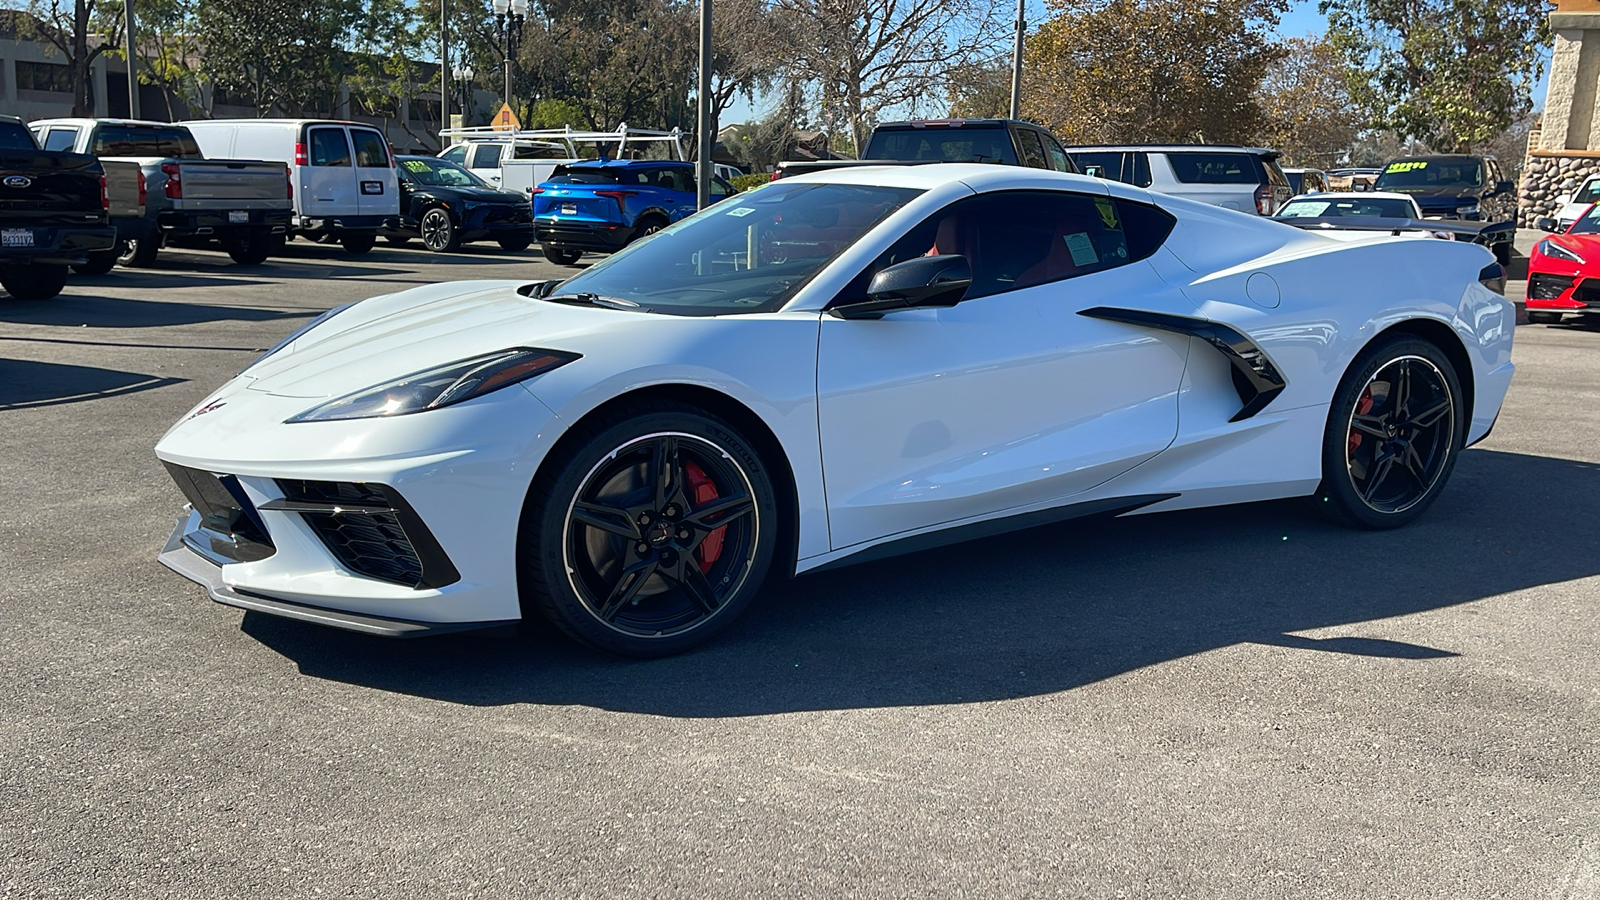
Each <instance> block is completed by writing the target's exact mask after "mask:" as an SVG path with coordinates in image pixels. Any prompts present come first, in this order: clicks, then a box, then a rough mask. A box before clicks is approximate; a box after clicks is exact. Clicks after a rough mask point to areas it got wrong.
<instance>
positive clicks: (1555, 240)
mask: <svg viewBox="0 0 1600 900" xmlns="http://www.w3.org/2000/svg"><path fill="white" fill-rule="evenodd" d="M1539 227H1540V228H1543V229H1545V230H1546V231H1554V230H1555V228H1556V221H1555V220H1554V219H1540V220H1539ZM1565 313H1584V314H1595V313H1600V204H1595V205H1591V206H1590V207H1589V208H1588V209H1586V210H1584V211H1583V215H1581V216H1579V217H1578V218H1577V219H1576V220H1575V221H1573V223H1572V224H1571V225H1570V226H1568V227H1567V230H1566V231H1564V232H1562V233H1560V234H1552V235H1550V236H1549V237H1547V238H1545V239H1543V240H1541V241H1539V243H1537V244H1535V245H1534V247H1533V253H1531V254H1529V256H1528V321H1530V322H1541V323H1544V324H1547V325H1553V324H1555V323H1557V322H1560V321H1561V317H1562V315H1563V314H1565Z"/></svg>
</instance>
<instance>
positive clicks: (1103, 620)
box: [0, 242, 1600, 900]
mask: <svg viewBox="0 0 1600 900" xmlns="http://www.w3.org/2000/svg"><path fill="white" fill-rule="evenodd" d="M289 252H290V254H291V255H290V256H289V257H288V258H287V259H283V260H278V261H275V262H274V263H272V264H270V265H267V266H262V267H256V268H248V269H246V268H239V267H235V266H232V265H231V264H230V263H229V262H228V260H227V257H226V256H223V255H221V254H217V253H203V252H184V251H171V252H168V253H166V254H163V256H162V257H161V263H160V264H159V268H156V269H152V270H141V271H127V270H118V271H115V272H113V273H112V274H110V275H107V276H104V277H101V278H93V279H83V278H79V279H75V280H74V281H72V282H71V283H69V286H68V288H67V291H66V293H65V294H63V295H62V296H61V297H60V298H58V299H56V300H54V301H49V302H44V303H18V302H15V301H11V300H10V299H9V298H0V622H3V625H0V683H3V684H5V685H7V686H8V687H9V690H8V691H7V692H6V698H5V700H4V701H3V706H0V710H3V715H0V797H3V798H4V801H3V802H0V897H6V898H12V897H16V898H23V897H28V898H32V897H117V898H124V897H173V898H202V897H270V898H278V897H313V896H330V897H430V898H431V897H530V896H550V897H624V896H652V897H754V896H773V897H783V896H805V897H890V896H903V897H932V896H982V897H1024V896H1060V897H1073V898H1079V897H1083V898H1088V897H1093V898H1102V897H1104V898H1110V897H1205V898H1223V897H1239V898H1261V897H1327V898H1344V900H1348V898H1360V897H1439V898H1452V900H1458V898H1487V897H1516V898H1562V900H1577V898H1597V897H1600V750H1597V749H1596V748H1597V741H1600V621H1597V619H1600V616H1597V609H1600V527H1596V522H1597V519H1596V516H1595V513H1594V510H1595V509H1596V508H1597V506H1600V329H1595V328H1584V327H1576V326H1563V327H1544V326H1528V327H1522V328H1519V329H1518V332H1517V347H1516V361H1517V363H1518V366H1519V371H1518V374H1517V378H1516V381H1515V383H1514V384H1513V386H1512V389H1511V394H1510V397H1509V399H1508V400H1507V403H1506V406H1505V409H1504V412H1503V414H1502V415H1501V417H1500V421H1499V423H1498V425H1497V427H1496V430H1495V432H1494V434H1493V436H1492V437H1491V438H1490V439H1489V440H1488V441H1486V442H1484V443H1483V444H1481V445H1479V446H1478V447H1476V448H1473V449H1471V450H1468V451H1466V452H1465V453H1464V454H1463V456H1462V458H1461V461H1460V464H1459V466H1458V467H1457V469H1456V472H1455V475H1454V479H1453V481H1452V483H1451V485H1450V488H1449V490H1448V491H1447V492H1446V493H1445V494H1444V496H1443V497H1442V499H1441V500H1440V502H1439V503H1438V504H1437V505H1436V506H1435V507H1434V508H1433V510H1431V511H1430V513H1429V514H1428V515H1427V516H1426V517H1424V518H1423V519H1422V520H1421V521H1420V522H1419V523H1417V524H1416V525H1414V526H1412V527H1410V528H1407V529H1404V530H1401V531H1398V532H1389V533H1382V534H1374V533H1357V532H1353V531H1347V530H1342V529H1339V528H1336V527H1333V526H1331V525H1327V524H1324V523H1323V522H1321V521H1320V520H1318V519H1316V518H1314V517H1311V516H1309V515H1307V514H1306V513H1305V512H1304V510H1303V508H1302V507H1301V506H1300V505H1299V504H1296V503H1270V504H1258V505H1251V506H1243V507H1236V508H1228V509H1218V510H1207V511H1195V512H1184V513H1173V514H1167V515H1161V516H1146V517H1135V518H1132V519H1118V520H1111V521H1095V522H1078V523H1069V524H1066V525H1060V526H1053V527H1047V528H1039V529H1036V530H1033V531H1030V532H1026V533H1022V534H1016V535H1010V536H1006V537H1000V538H993V539H988V540H984V541H979V542H976V543H972V544H966V545H961V546H958V547H955V548H950V549H946V550H943V551H939V552H931V553H923V554H919V555H913V556H907V557H901V558H898V559H893V560H888V561H884V562H879V563H873V564H866V565H862V566H857V567H854V568H847V569H841V570H837V571H834V572H830V573H825V574H821V575H815V576H810V577H805V578H801V579H798V580H796V581H793V582H790V583H784V584H777V585H775V586H773V587H772V588H770V589H769V590H768V591H767V592H766V593H765V594H764V595H763V597H762V598H761V599H760V600H759V601H758V605H757V607H756V608H755V609H754V610H752V612H751V613H750V614H749V615H747V616H746V617H745V618H744V619H743V620H741V621H740V622H739V623H737V624H736V625H735V626H734V627H733V628H732V629H730V630H729V631H728V632H726V633H725V634H724V636H723V637H722V638H720V639H719V640H718V641H717V642H716V643H714V644H713V645H711V646H710V647H708V648H707V649H705V650H703V651H701V652H698V653H694V654H691V655H689V656H685V657H680V658H676V659H670V660H664V661H657V662H648V663H646V662H632V661H622V660H617V659H611V658H605V657H600V656H597V655H595V654H592V653H589V652H587V651H584V650H581V649H578V648H576V647H574V646H572V645H570V644H568V643H567V642H566V641H564V640H563V639H561V638H560V637H559V636H557V635H554V634H551V633H548V632H546V631H544V630H543V629H530V633H527V634H518V633H516V632H515V631H513V630H510V629H507V630H504V631H495V632H485V633H476V634H463V635H449V636H443V637H437V638H433V639H429V640H426V641H416V642H391V641H384V640H381V639H375V638H365V637H361V636H356V635H350V634H346V633H342V632H333V631H327V630H321V629H317V628H314V627H310V626H302V625H299V624H297V623H291V622H284V621H280V620H275V619H270V618H264V617H259V616H256V615H244V614H241V613H239V612H238V611H235V610H232V609H228V608H225V607H222V606H218V605H215V604H212V603H210V602H209V601H207V600H206V599H205V598H204V596H203V594H202V592H201V589H200V588H198V587H197V586H195V585H193V584H191V583H189V582H187V581H184V580H183V579H181V578H179V577H178V576H176V575H174V574H172V573H170V572H168V571H167V570H165V569H164V568H162V567H160V566H159V565H158V564H157V563H156V562H155V555H156V552H157V550H158V549H159V548H160V546H161V544H162V542H163V541H164V540H165V539H166V537H167V534H168V532H169V531H170V530H171V528H172V524H173V520H174V518H175V517H176V516H177V514H178V512H179V510H180V507H181V506H182V503H183V500H182V497H181V495H180V494H179V493H178V491H177V490H176V488H174V487H173V486H172V485H171V483H170V481H169V479H168V478H167V476H166V475H165V473H164V472H163V471H162V469H161V467H160V465H159V464H158V463H157V461H156V459H155V457H154V456H153V454H152V453H151V447H152V446H153V445H154V444H155V442H156V440H157V439H158V438H159V436H160V435H161V433H162V432H163V431H164V430H165V429H166V427H167V426H168V425H169V424H171V423H172V422H173V421H175V420H176V419H177V417H178V416H180V415H181V414H182V413H183V412H184V411H185V410H187V409H188V408H189V407H190V406H192V405H193V404H194V403H196V402H198V401H199V400H200V399H202V397H203V396H204V395H205V394H206V393H207V392H208V391H209V390H210V389H211V388H212V387H214V386H215V385H217V384H219V383H221V382H222V381H223V380H225V379H226V378H228V377H229V376H231V375H232V374H233V373H234V372H236V371H237V370H239V369H240V368H242V367H243V366H244V365H245V364H246V363H247V362H248V361H250V360H251V359H252V358H253V355H254V354H255V353H257V352H259V351H260V350H262V349H265V348H266V347H269V346H271V345H272V344H273V343H274V342H276V340H277V339H278V338H279V337H281V336H282V335H284V334H286V333H288V332H289V331H291V330H293V329H294V328H296V327H297V326H298V325H299V324H300V323H302V322H304V321H305V319H306V318H307V317H308V316H310V315H314V314H315V313H316V312H319V311H321V310H324V309H327V308H329V307H331V306H334V305H337V304H340V303H344V302H348V301H351V300H355V299H359V298H363V297H367V296H372V295H375V294H379V293H385V292H389V291H393V290H399V289H403V288H405V287H407V286H410V285H414V284H422V283H431V282H434V281H440V280H447V279H462V278H479V277H484V278H499V277H524V276H526V277H530V278H535V277H541V276H543V275H545V274H547V273H550V272H555V271H560V270H558V269H557V268H556V267H554V266H550V265H548V264H546V263H544V262H543V261H542V259H539V258H538V256H537V254H536V253H525V254H519V255H508V254H503V253H500V252H499V251H498V250H494V251H492V252H491V251H489V250H487V249H479V250H474V251H472V252H469V253H466V254H462V255H460V256H458V257H448V258H444V257H438V256H432V255H429V254H425V253H422V252H420V251H415V250H410V251H401V250H394V249H388V248H384V247H383V246H382V245H380V248H379V249H378V250H376V251H374V252H373V253H372V254H370V255H368V256H365V257H362V258H360V259H359V260H356V259H353V258H350V257H347V256H345V255H344V254H343V253H342V251H340V250H339V249H338V248H336V247H325V246H313V245H307V244H305V243H301V242H297V243H295V244H291V245H290V251H289ZM535 260H537V261H535ZM1520 288H1521V285H1520V284H1517V285H1513V287H1512V290H1511V292H1512V293H1513V294H1518V292H1519V291H1520ZM1518 295H1519V294H1518ZM1519 296H1520V295H1519Z"/></svg>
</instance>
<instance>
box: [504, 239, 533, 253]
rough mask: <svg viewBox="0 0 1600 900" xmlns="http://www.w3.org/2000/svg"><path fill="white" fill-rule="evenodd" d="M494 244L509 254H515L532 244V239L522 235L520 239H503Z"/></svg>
mask: <svg viewBox="0 0 1600 900" xmlns="http://www.w3.org/2000/svg"><path fill="white" fill-rule="evenodd" d="M496 243H498V244H499V245H500V249H501V250H505V251H507V252H510V253H517V252H519V251H522V250H526V249H528V245H529V244H531V243H533V239H532V238H530V237H528V236H527V235H522V236H520V237H503V238H501V239H500V240H499V241H497V242H496Z"/></svg>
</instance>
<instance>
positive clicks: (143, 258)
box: [117, 238, 161, 269]
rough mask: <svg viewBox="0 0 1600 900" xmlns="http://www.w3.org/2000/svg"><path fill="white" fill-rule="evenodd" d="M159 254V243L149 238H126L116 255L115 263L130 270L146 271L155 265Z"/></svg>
mask: <svg viewBox="0 0 1600 900" xmlns="http://www.w3.org/2000/svg"><path fill="white" fill-rule="evenodd" d="M160 252H161V242H160V241H157V240H153V239H151V238H128V240H127V241H125V242H124V243H123V245H122V252H121V253H120V254H118V255H117V262H118V263H120V264H121V265H124V266H127V267H128V268H131V269H148V268H149V267H151V266H153V265H155V263H156V254H157V253H160Z"/></svg>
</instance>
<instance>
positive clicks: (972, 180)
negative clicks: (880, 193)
mask: <svg viewBox="0 0 1600 900" xmlns="http://www.w3.org/2000/svg"><path fill="white" fill-rule="evenodd" d="M1040 179H1047V180H1051V181H1060V182H1061V187H1062V189H1064V190H1080V191H1085V192H1088V193H1093V194H1105V193H1107V191H1116V190H1119V189H1121V188H1128V187H1130V186H1129V185H1123V184H1120V183H1119V182H1114V181H1107V180H1105V179H1103V178H1091V177H1089V176H1088V175H1075V174H1071V173H1068V172H1057V171H1055V170H1053V169H1034V168H1030V167H1025V166H1000V165H995V164H993V163H966V162H961V163H929V164H927V165H916V166H905V165H886V166H846V167H843V168H837V169H822V170H820V171H817V172H808V173H806V174H803V175H794V176H791V177H789V178H785V179H783V180H781V181H778V182H775V184H788V183H790V182H796V181H802V182H810V183H817V182H821V183H826V184H863V185H873V186H876V187H904V188H915V189H917V190H924V191H926V190H931V189H933V188H936V187H941V186H943V185H947V184H951V183H953V182H961V183H963V184H965V185H967V186H968V187H970V188H972V189H973V190H979V191H983V190H995V189H1004V188H1005V187H1007V186H1008V183H1010V184H1016V183H1020V182H1033V183H1037V182H1038V181H1039V180H1040ZM1133 190H1136V191H1138V192H1139V194H1140V195H1143V194H1144V193H1146V192H1145V191H1144V190H1143V189H1142V188H1133Z"/></svg>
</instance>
